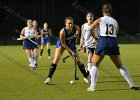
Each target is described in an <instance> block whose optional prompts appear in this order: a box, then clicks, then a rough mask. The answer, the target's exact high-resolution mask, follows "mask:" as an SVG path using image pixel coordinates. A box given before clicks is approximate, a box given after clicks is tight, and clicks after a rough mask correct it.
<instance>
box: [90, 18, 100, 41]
mask: <svg viewBox="0 0 140 100" xmlns="http://www.w3.org/2000/svg"><path fill="white" fill-rule="evenodd" d="M99 23H100V19H96V20H95V21H94V22H93V23H92V24H91V26H90V29H89V30H90V34H91V36H92V37H93V38H95V39H96V40H98V38H97V37H96V36H95V33H94V30H95V28H96V27H98V26H99Z"/></svg>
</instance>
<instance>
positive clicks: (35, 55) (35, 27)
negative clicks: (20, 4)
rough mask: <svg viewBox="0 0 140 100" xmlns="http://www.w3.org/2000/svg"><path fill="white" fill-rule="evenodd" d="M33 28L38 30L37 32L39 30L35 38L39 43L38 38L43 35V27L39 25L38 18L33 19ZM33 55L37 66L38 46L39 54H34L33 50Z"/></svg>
mask: <svg viewBox="0 0 140 100" xmlns="http://www.w3.org/2000/svg"><path fill="white" fill-rule="evenodd" d="M33 29H34V30H36V32H37V37H36V38H35V41H36V43H38V40H39V39H40V38H41V37H42V33H41V28H40V27H39V26H38V22H37V20H33ZM32 56H33V59H34V63H35V65H36V67H37V62H38V48H37V54H34V52H32ZM29 66H31V64H29Z"/></svg>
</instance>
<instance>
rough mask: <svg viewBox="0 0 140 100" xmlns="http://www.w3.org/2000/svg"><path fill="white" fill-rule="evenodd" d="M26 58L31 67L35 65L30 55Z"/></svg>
mask: <svg viewBox="0 0 140 100" xmlns="http://www.w3.org/2000/svg"><path fill="white" fill-rule="evenodd" d="M28 59H29V62H30V64H31V65H32V66H33V67H35V64H34V59H33V58H32V57H29V58H28Z"/></svg>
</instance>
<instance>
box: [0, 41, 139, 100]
mask: <svg viewBox="0 0 140 100" xmlns="http://www.w3.org/2000/svg"><path fill="white" fill-rule="evenodd" d="M119 46H120V50H121V55H122V59H123V62H124V64H125V65H126V66H127V68H128V70H129V72H130V73H131V75H132V78H133V80H134V81H135V83H136V84H138V85H139V86H140V45H138V44H135V45H134V44H132V45H129V44H125V45H124V44H121V45H119ZM54 50H55V46H51V54H52V58H51V59H50V60H48V59H47V52H46V51H47V50H46V49H45V50H44V53H43V58H42V59H41V60H38V61H39V63H38V69H37V70H34V71H32V70H30V67H29V66H28V64H29V63H28V59H27V56H26V54H25V52H24V50H23V49H22V46H0V100H140V91H134V90H131V89H130V88H129V85H128V84H127V82H126V81H125V80H124V79H123V78H122V76H121V75H120V73H119V70H117V68H115V66H114V65H113V63H112V62H111V60H110V59H109V57H107V56H106V57H105V59H104V60H103V62H102V63H101V65H100V68H99V77H98V82H97V91H95V92H87V90H86V89H87V88H88V87H89V85H90V84H86V83H85V82H84V81H83V76H82V74H81V73H80V72H79V70H78V72H77V73H78V76H79V77H80V80H78V81H75V83H74V84H72V85H71V84H69V81H70V80H74V61H73V60H72V59H71V58H68V59H67V62H66V63H62V61H61V60H60V63H59V64H58V67H57V69H56V72H55V74H54V76H53V79H52V83H51V85H46V84H44V83H43V82H44V81H45V79H46V76H47V74H48V69H49V68H50V64H51V61H52V60H53V56H54ZM66 55H67V52H65V53H64V55H63V57H64V56H66ZM63 57H62V58H63ZM80 57H81V59H82V61H83V62H84V64H85V65H87V63H86V58H85V57H86V54H82V52H81V53H80Z"/></svg>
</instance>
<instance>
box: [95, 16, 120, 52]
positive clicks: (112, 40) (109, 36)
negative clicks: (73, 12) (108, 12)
mask: <svg viewBox="0 0 140 100" xmlns="http://www.w3.org/2000/svg"><path fill="white" fill-rule="evenodd" d="M99 27H100V38H99V41H98V44H97V46H96V50H95V54H97V55H120V51H119V47H118V41H117V31H118V23H117V21H116V20H115V19H114V18H112V17H110V16H104V17H101V18H100V26H99Z"/></svg>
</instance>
